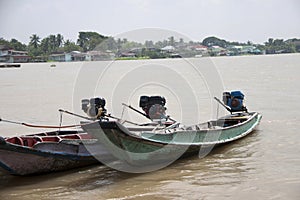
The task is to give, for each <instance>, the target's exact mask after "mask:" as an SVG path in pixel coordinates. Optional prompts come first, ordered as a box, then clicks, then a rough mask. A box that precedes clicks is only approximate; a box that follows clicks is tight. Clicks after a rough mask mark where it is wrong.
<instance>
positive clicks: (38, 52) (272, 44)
mask: <svg viewBox="0 0 300 200" xmlns="http://www.w3.org/2000/svg"><path fill="white" fill-rule="evenodd" d="M0 45H6V46H8V47H11V48H13V49H14V50H17V51H28V54H29V55H30V56H32V57H33V58H38V57H41V58H45V59H47V57H48V56H49V55H50V54H53V53H63V52H72V51H80V52H88V51H93V50H97V51H102V52H108V51H109V52H112V53H114V54H115V55H116V56H117V57H123V58H120V59H126V58H124V57H126V55H123V54H124V52H127V53H128V52H129V53H132V54H134V55H135V57H136V58H141V59H145V58H151V59H154V58H166V57H171V54H170V53H166V52H163V51H161V49H162V48H163V47H166V46H172V47H176V49H177V50H178V51H179V52H180V53H181V55H182V56H184V57H185V56H186V57H191V56H195V55H196V53H197V52H196V53H195V51H192V50H191V49H190V47H191V46H197V45H204V46H207V47H208V48H213V47H216V46H217V47H222V48H224V49H230V47H232V46H243V47H247V46H254V47H255V48H257V49H258V50H260V51H264V52H266V53H267V54H274V53H295V52H300V39H296V38H293V39H289V40H286V41H284V40H283V39H273V38H269V39H268V40H267V41H266V42H265V43H264V44H253V43H252V42H251V41H248V42H247V43H239V42H229V41H226V40H224V39H220V38H217V37H214V36H212V37H207V38H205V39H204V40H203V41H202V42H193V41H188V42H186V41H184V40H183V39H182V38H180V39H179V40H178V41H177V40H176V39H175V38H174V37H173V36H170V37H169V38H168V39H165V40H163V41H157V42H154V41H151V40H147V41H145V43H144V44H142V43H138V42H133V41H128V40H127V39H126V38H123V39H121V38H117V39H115V38H113V37H107V36H104V35H101V34H99V33H97V32H91V31H87V32H83V31H82V32H79V33H78V39H77V41H76V42H74V41H71V40H70V39H66V40H65V38H64V36H63V35H61V34H56V35H53V34H51V35H49V36H47V37H45V38H41V37H40V36H38V35H37V34H32V35H31V36H30V42H29V44H28V45H26V44H23V43H21V42H19V41H18V40H16V39H11V40H10V41H8V40H5V39H3V38H0ZM213 51H214V50H211V53H210V55H215V53H214V52H213ZM233 55H237V54H233ZM128 59H132V58H128Z"/></svg>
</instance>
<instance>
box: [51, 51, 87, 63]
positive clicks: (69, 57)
mask: <svg viewBox="0 0 300 200" xmlns="http://www.w3.org/2000/svg"><path fill="white" fill-rule="evenodd" d="M85 58H86V53H81V52H79V51H72V52H69V53H53V54H51V55H49V58H48V60H51V61H54V62H71V61H85Z"/></svg>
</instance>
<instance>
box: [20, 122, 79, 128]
mask: <svg viewBox="0 0 300 200" xmlns="http://www.w3.org/2000/svg"><path fill="white" fill-rule="evenodd" d="M21 125H24V126H28V127H32V128H73V127H77V126H81V125H80V124H75V125H67V126H48V125H34V124H27V123H21Z"/></svg>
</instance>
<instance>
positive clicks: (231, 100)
mask: <svg viewBox="0 0 300 200" xmlns="http://www.w3.org/2000/svg"><path fill="white" fill-rule="evenodd" d="M223 102H224V103H225V105H227V106H229V107H230V109H231V111H232V112H239V111H246V112H247V108H246V107H245V106H244V94H243V93H242V92H241V91H232V92H224V93H223Z"/></svg>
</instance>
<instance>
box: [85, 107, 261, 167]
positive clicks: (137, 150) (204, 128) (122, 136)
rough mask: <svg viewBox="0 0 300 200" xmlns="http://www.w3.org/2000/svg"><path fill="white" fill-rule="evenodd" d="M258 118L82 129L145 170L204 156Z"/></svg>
mask: <svg viewBox="0 0 300 200" xmlns="http://www.w3.org/2000/svg"><path fill="white" fill-rule="evenodd" d="M261 118H262V116H261V114H259V113H257V112H250V113H248V112H238V113H234V114H230V115H228V116H225V117H222V118H219V119H217V120H211V121H208V122H205V123H201V124H197V125H193V126H187V127H186V126H183V125H181V124H179V123H174V124H172V125H170V126H164V127H159V126H136V127H125V126H124V125H123V124H121V123H119V122H118V121H101V120H100V121H96V122H92V123H89V124H84V125H82V128H83V129H84V130H85V131H86V132H87V133H89V134H92V135H94V136H95V137H97V138H98V139H99V140H100V141H101V143H103V144H104V145H105V146H106V148H107V149H108V150H109V151H110V153H112V154H113V155H114V156H115V157H117V158H118V159H120V160H122V161H125V162H126V163H129V164H131V165H134V166H139V165H143V166H145V165H157V164H162V163H164V164H166V163H172V162H174V161H175V160H177V159H178V158H181V157H184V156H187V155H195V154H196V155H197V154H199V156H204V155H206V154H208V153H209V152H210V151H211V149H213V148H214V147H215V146H217V145H222V144H226V143H229V142H233V141H235V140H238V139H241V138H243V137H245V136H246V135H248V134H249V133H251V132H252V131H253V130H254V129H255V127H256V126H257V125H258V124H259V122H260V120H261Z"/></svg>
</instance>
